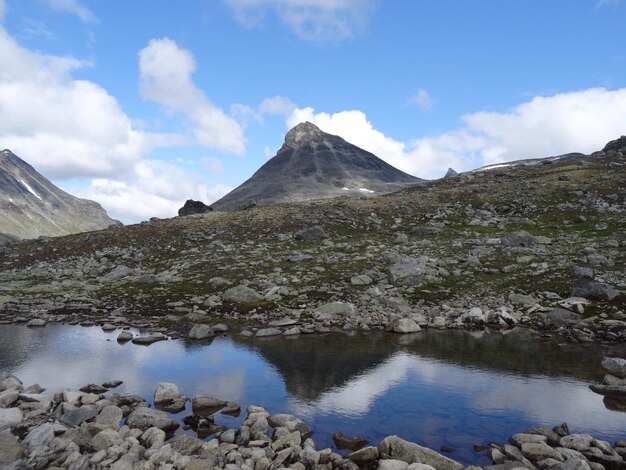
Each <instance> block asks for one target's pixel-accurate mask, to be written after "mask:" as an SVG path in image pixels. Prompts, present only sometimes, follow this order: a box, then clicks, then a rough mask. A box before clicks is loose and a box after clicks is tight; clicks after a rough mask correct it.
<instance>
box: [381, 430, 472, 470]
mask: <svg viewBox="0 0 626 470" xmlns="http://www.w3.org/2000/svg"><path fill="white" fill-rule="evenodd" d="M378 450H379V452H380V453H381V454H386V455H388V456H389V457H391V458H392V459H397V460H402V461H404V462H407V463H408V464H412V463H423V464H426V465H430V466H432V467H435V468H436V469H437V470H461V469H462V468H463V465H461V464H460V463H458V462H455V461H454V460H452V459H449V458H448V457H445V456H443V455H441V454H439V453H438V452H435V451H434V450H432V449H428V448H427V447H422V446H420V445H418V444H415V443H412V442H407V441H405V440H404V439H401V438H399V437H398V436H388V437H386V438H385V439H383V440H382V442H381V443H380V444H379V445H378Z"/></svg>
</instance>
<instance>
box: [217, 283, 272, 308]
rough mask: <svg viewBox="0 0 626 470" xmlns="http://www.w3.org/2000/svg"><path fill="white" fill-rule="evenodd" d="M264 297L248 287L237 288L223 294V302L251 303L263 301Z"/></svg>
mask: <svg viewBox="0 0 626 470" xmlns="http://www.w3.org/2000/svg"><path fill="white" fill-rule="evenodd" d="M263 298H264V297H263V296H262V295H261V294H259V293H258V292H257V291H255V290H254V289H251V288H250V287H248V286H235V287H231V288H230V289H227V290H226V291H225V292H224V293H223V294H222V300H223V301H224V302H229V303H235V304H239V303H249V302H258V301H260V300H263Z"/></svg>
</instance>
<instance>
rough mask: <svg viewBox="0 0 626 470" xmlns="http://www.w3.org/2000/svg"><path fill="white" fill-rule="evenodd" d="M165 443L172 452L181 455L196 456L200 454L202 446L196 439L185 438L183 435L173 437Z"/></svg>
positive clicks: (191, 437)
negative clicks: (170, 447)
mask: <svg viewBox="0 0 626 470" xmlns="http://www.w3.org/2000/svg"><path fill="white" fill-rule="evenodd" d="M167 443H168V444H169V445H170V446H172V450H173V451H175V452H178V453H179V454H181V455H196V454H198V453H200V450H202V444H204V443H203V442H202V441H201V440H200V439H198V438H197V437H193V436H187V435H185V434H180V435H178V436H174V437H173V438H172V439H170V440H169V441H168V442H167Z"/></svg>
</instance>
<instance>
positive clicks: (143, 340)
mask: <svg viewBox="0 0 626 470" xmlns="http://www.w3.org/2000/svg"><path fill="white" fill-rule="evenodd" d="M166 339H167V336H165V335H164V334H163V333H153V334H150V335H147V336H136V337H134V338H133V339H132V340H131V341H132V342H133V344H138V345H141V346H150V345H151V344H153V343H156V342H158V341H165V340H166Z"/></svg>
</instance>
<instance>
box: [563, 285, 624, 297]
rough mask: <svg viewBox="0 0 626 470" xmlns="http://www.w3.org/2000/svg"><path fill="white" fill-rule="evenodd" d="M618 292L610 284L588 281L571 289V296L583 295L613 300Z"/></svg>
mask: <svg viewBox="0 0 626 470" xmlns="http://www.w3.org/2000/svg"><path fill="white" fill-rule="evenodd" d="M619 295H620V293H619V292H618V291H617V290H616V289H615V288H614V287H612V286H609V285H608V284H604V283H601V282H588V283H586V284H581V285H579V286H576V287H574V288H573V289H572V297H584V298H585V299H591V300H613V299H615V298H616V297H617V296H619Z"/></svg>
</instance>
